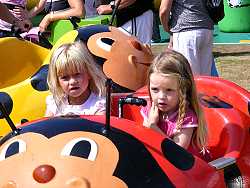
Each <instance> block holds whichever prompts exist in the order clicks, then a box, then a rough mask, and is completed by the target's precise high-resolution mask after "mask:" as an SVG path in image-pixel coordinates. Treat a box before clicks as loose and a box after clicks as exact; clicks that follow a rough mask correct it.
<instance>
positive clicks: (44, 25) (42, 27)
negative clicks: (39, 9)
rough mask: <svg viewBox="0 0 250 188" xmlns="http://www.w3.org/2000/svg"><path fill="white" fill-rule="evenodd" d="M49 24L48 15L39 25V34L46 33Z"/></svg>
mask: <svg viewBox="0 0 250 188" xmlns="http://www.w3.org/2000/svg"><path fill="white" fill-rule="evenodd" d="M50 22H51V19H50V14H47V15H46V16H44V18H43V19H42V21H41V22H40V24H39V31H41V32H44V31H46V29H47V27H48V26H49V24H50Z"/></svg>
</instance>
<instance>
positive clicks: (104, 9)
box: [96, 0, 136, 14]
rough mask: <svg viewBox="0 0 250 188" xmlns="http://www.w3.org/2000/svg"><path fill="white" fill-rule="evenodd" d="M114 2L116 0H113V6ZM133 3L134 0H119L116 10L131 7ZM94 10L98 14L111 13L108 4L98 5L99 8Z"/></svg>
mask: <svg viewBox="0 0 250 188" xmlns="http://www.w3.org/2000/svg"><path fill="white" fill-rule="evenodd" d="M116 2H117V0H115V4H116ZM134 2H136V0H121V2H120V4H119V7H118V9H123V8H126V7H128V6H130V5H132V4H133V3H134ZM96 10H97V12H98V14H110V13H111V12H112V11H113V10H112V8H111V5H110V4H107V5H100V6H99V7H97V8H96Z"/></svg>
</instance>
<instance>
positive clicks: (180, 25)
mask: <svg viewBox="0 0 250 188" xmlns="http://www.w3.org/2000/svg"><path fill="white" fill-rule="evenodd" d="M171 14H172V15H171V19H170V31H171V32H173V33H176V32H181V31H189V30H193V29H202V28H203V29H209V30H213V21H212V20H211V18H210V17H209V15H208V12H207V10H206V7H205V0H173V4H172V8H171Z"/></svg>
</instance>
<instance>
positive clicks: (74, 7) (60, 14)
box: [39, 0, 85, 31]
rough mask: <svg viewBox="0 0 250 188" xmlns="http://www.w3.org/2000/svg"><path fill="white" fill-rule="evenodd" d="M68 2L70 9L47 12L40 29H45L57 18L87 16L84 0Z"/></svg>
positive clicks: (69, 0) (70, 0)
mask: <svg viewBox="0 0 250 188" xmlns="http://www.w3.org/2000/svg"><path fill="white" fill-rule="evenodd" d="M68 3H69V5H70V9H68V10H65V11H57V12H51V13H50V14H47V15H46V16H45V17H44V18H43V20H42V21H41V23H40V24H39V27H40V31H45V30H46V29H47V27H48V25H49V24H50V23H51V22H53V21H56V20H62V19H68V18H69V17H70V16H76V17H81V18H83V17H85V8H84V3H83V1H82V0H68Z"/></svg>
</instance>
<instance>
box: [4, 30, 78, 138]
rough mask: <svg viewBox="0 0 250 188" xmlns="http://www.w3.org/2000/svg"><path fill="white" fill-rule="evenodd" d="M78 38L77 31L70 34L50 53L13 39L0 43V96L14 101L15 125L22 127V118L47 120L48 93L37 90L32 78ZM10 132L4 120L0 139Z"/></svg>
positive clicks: (44, 49)
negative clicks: (56, 50)
mask: <svg viewBox="0 0 250 188" xmlns="http://www.w3.org/2000/svg"><path fill="white" fill-rule="evenodd" d="M77 34H78V32H77V31H76V30H72V31H69V32H68V33H66V34H65V35H63V36H62V37H61V38H60V39H59V40H58V41H57V43H56V44H55V45H54V46H53V48H52V49H51V50H48V49H46V48H43V47H41V46H39V45H36V44H33V43H31V42H29V41H25V40H19V39H16V38H13V37H9V38H1V39H0V92H6V93H8V94H9V95H10V97H11V98H12V100H13V110H12V112H11V114H10V117H11V119H12V120H13V122H14V124H16V125H18V124H20V121H21V119H23V118H25V119H28V120H35V119H38V118H42V117H43V116H44V113H45V108H46V103H45V99H46V96H47V95H48V94H49V92H48V91H37V90H35V89H34V88H33V87H32V86H31V82H30V78H31V76H32V75H34V74H35V73H36V72H37V71H38V70H39V68H40V67H41V66H42V65H45V64H49V61H50V57H51V54H52V53H53V51H54V49H56V48H58V47H59V46H60V45H62V44H64V43H71V42H73V41H75V38H76V36H77ZM9 131H10V127H9V125H8V124H7V122H6V120H5V119H1V120H0V137H1V136H3V135H5V134H6V133H7V132H9Z"/></svg>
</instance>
